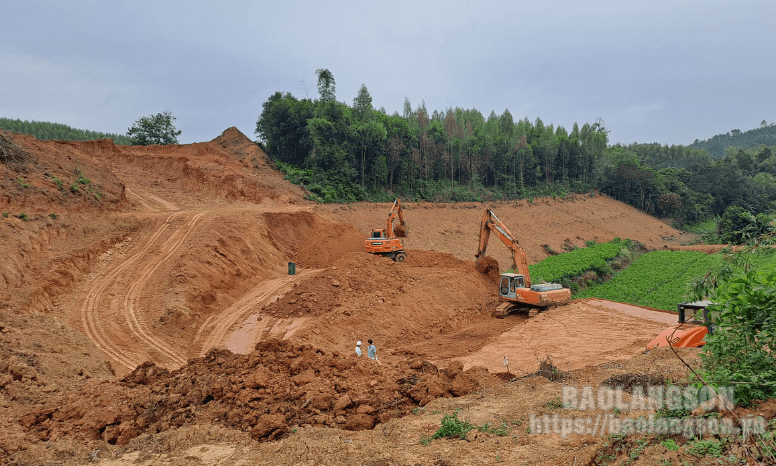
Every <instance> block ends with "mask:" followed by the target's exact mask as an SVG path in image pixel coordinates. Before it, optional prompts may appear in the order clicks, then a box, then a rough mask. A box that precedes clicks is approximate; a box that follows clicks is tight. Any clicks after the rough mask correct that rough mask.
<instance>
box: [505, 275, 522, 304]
mask: <svg viewBox="0 0 776 466" xmlns="http://www.w3.org/2000/svg"><path fill="white" fill-rule="evenodd" d="M517 288H525V277H524V276H523V275H520V274H516V273H502V274H501V280H500V284H499V294H500V295H501V296H503V297H505V298H512V299H515V296H516V295H515V290H516V289H517Z"/></svg>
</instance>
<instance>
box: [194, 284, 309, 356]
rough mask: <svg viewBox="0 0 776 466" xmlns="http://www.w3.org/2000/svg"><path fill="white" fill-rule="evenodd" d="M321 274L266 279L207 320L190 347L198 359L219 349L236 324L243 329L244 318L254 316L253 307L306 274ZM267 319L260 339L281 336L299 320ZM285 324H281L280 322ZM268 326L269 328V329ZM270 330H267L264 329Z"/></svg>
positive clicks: (272, 297) (264, 318)
mask: <svg viewBox="0 0 776 466" xmlns="http://www.w3.org/2000/svg"><path fill="white" fill-rule="evenodd" d="M317 272H320V270H306V271H304V272H302V273H299V274H297V275H289V276H286V277H280V278H275V279H272V280H266V281H264V282H262V283H261V284H259V285H258V286H256V287H255V288H253V289H252V290H250V291H249V292H248V293H245V294H244V295H243V296H241V297H240V298H239V299H238V300H237V301H235V302H234V303H232V305H231V306H229V307H227V308H226V309H224V310H223V311H221V312H220V313H218V314H217V315H213V316H210V317H208V318H207V319H206V320H205V322H204V323H203V324H202V326H200V328H199V330H198V331H197V335H196V336H195V337H194V344H193V345H192V346H193V348H200V350H199V357H203V356H205V355H206V354H207V352H208V351H210V350H211V349H212V348H216V347H219V346H222V345H223V344H224V342H226V341H227V340H228V339H229V336H230V334H231V333H233V332H235V331H237V330H239V327H238V329H235V328H234V327H235V326H236V325H240V327H243V325H244V323H245V321H246V319H248V318H249V317H251V316H252V315H253V314H255V313H256V311H255V308H256V306H261V305H263V304H267V303H269V302H271V301H272V300H274V299H276V298H278V297H280V296H282V295H283V294H285V293H286V292H287V291H288V290H289V289H290V288H291V285H292V284H293V283H294V282H295V281H297V280H299V279H301V278H303V277H307V276H309V275H312V274H315V273H317ZM268 319H269V318H268V317H267V316H262V320H263V321H264V320H267V322H265V323H264V325H263V328H262V330H263V331H262V334H261V335H262V336H264V335H270V334H271V335H278V334H280V333H284V330H283V329H284V328H285V329H287V328H289V327H291V326H293V325H294V323H295V322H296V321H297V320H299V319H270V320H272V321H271V322H269V320H268ZM286 320H287V321H288V322H283V321H286ZM270 326H271V328H270ZM268 328H269V330H267V329H268Z"/></svg>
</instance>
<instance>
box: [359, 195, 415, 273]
mask: <svg viewBox="0 0 776 466" xmlns="http://www.w3.org/2000/svg"><path fill="white" fill-rule="evenodd" d="M397 219H398V220H399V223H398V224H396V225H394V221H395V220H397ZM408 231H409V229H408V228H407V225H406V224H405V223H404V214H403V213H402V210H401V203H400V202H399V199H398V198H397V199H396V200H395V201H393V207H391V210H390V212H388V218H387V219H386V220H385V228H377V229H373V230H372V231H371V232H369V238H367V239H366V241H365V242H364V250H365V251H366V252H368V253H371V254H377V255H380V256H384V257H390V258H391V259H393V260H394V261H395V262H403V261H404V259H406V258H407V253H406V252H405V251H404V243H403V242H402V240H400V239H399V238H406V237H407V233H408Z"/></svg>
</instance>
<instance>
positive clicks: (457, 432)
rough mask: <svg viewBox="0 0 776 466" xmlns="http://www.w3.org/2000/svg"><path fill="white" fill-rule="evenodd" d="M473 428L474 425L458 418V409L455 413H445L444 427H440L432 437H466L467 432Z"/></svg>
mask: <svg viewBox="0 0 776 466" xmlns="http://www.w3.org/2000/svg"><path fill="white" fill-rule="evenodd" d="M472 429H474V426H473V425H471V424H469V423H468V422H466V421H461V420H459V419H458V411H456V412H455V413H453V414H445V416H444V417H443V418H442V427H440V428H439V430H437V431H436V432H435V433H434V435H432V436H431V438H435V439H437V438H443V437H458V438H466V434H467V433H468V432H469V431H470V430H472Z"/></svg>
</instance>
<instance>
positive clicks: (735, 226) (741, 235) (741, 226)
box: [717, 206, 773, 244]
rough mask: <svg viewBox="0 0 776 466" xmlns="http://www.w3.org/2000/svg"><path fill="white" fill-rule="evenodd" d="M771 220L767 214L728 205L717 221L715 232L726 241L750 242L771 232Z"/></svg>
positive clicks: (733, 242)
mask: <svg viewBox="0 0 776 466" xmlns="http://www.w3.org/2000/svg"><path fill="white" fill-rule="evenodd" d="M771 220H772V218H771V217H770V216H768V215H765V214H757V215H752V214H751V213H749V212H747V211H746V210H745V209H744V208H743V207H738V206H730V207H728V208H727V209H725V212H724V213H723V214H722V218H720V220H719V222H718V223H717V234H718V235H719V237H720V239H722V241H725V242H726V243H732V244H745V243H750V242H753V241H756V240H757V239H758V238H760V237H762V236H763V235H766V234H769V233H772V232H773V227H772V226H771V224H770V222H771Z"/></svg>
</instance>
